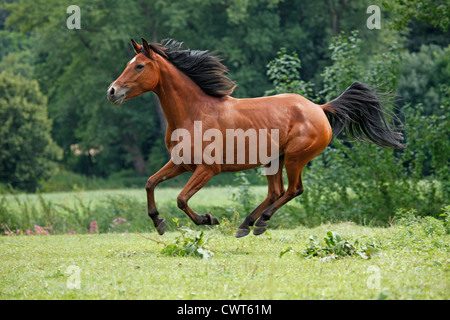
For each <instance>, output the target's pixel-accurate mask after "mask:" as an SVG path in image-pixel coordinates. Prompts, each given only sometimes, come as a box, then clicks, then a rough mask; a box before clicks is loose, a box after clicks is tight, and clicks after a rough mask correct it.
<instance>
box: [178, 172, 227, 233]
mask: <svg viewBox="0 0 450 320" xmlns="http://www.w3.org/2000/svg"><path fill="white" fill-rule="evenodd" d="M214 175H215V174H214V171H213V170H212V169H211V168H210V167H207V166H197V168H196V169H195V170H194V174H193V175H192V177H191V178H190V179H189V181H188V183H187V184H186V185H185V186H184V188H183V190H182V191H181V193H180V194H179V195H178V198H177V201H178V208H180V209H181V210H183V211H184V212H185V213H186V214H187V215H188V216H189V218H191V220H192V221H194V223H195V224H196V225H200V224H207V225H214V224H219V220H217V218H216V217H214V216H213V215H212V214H211V213H207V214H206V215H204V216H201V215H199V214H197V213H196V212H195V211H194V210H192V209H191V208H190V207H189V206H188V201H189V199H190V198H191V197H192V196H193V195H194V194H195V193H196V192H197V191H198V190H200V189H201V188H202V187H204V186H205V184H206V183H207V182H208V181H209V180H211V178H212V177H214Z"/></svg>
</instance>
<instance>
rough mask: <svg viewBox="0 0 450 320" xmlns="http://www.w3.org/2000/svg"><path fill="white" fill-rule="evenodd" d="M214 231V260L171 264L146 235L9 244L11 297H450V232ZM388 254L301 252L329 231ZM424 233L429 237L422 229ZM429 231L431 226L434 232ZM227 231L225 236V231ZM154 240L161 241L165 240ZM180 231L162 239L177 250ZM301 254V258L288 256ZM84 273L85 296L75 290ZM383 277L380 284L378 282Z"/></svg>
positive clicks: (3, 260)
mask: <svg viewBox="0 0 450 320" xmlns="http://www.w3.org/2000/svg"><path fill="white" fill-rule="evenodd" d="M195 230H196V232H198V231H199V230H205V236H206V238H207V239H208V242H207V244H208V246H209V248H210V249H211V250H213V251H214V256H213V257H212V258H210V259H207V260H205V259H200V258H195V257H166V256H163V255H162V254H161V250H162V249H163V248H164V245H163V244H160V243H156V242H153V241H150V240H148V239H146V238H144V237H142V236H140V235H138V234H136V233H128V234H108V233H107V234H93V235H89V234H85V235H50V236H15V237H11V236H2V237H0V247H1V250H0V297H1V299H378V298H387V299H444V300H447V299H449V298H450V292H449V285H450V281H449V280H450V278H449V276H450V273H449V271H450V268H449V267H450V259H449V258H450V257H449V240H450V239H449V235H448V234H445V233H444V234H443V233H439V234H435V233H433V232H431V233H428V234H427V233H423V230H422V229H420V230H419V229H417V228H416V227H411V226H410V227H405V226H399V227H391V228H373V227H362V226H357V225H355V224H351V223H340V224H325V225H321V226H319V227H315V228H304V227H299V228H296V229H290V230H269V231H268V232H266V234H264V235H262V236H259V237H256V236H253V235H252V234H251V235H249V236H247V237H245V238H241V239H235V238H234V237H233V236H232V235H231V234H224V233H223V232H221V231H220V230H219V229H216V228H214V229H210V228H205V227H196V228H195ZM330 230H332V231H336V232H338V233H339V234H340V235H341V236H343V237H348V238H349V239H356V238H357V237H359V236H366V238H364V239H365V241H374V242H376V243H378V244H379V245H380V247H381V253H382V254H381V255H378V256H376V257H374V258H372V259H370V260H365V259H362V258H360V257H358V256H350V257H344V258H342V259H338V260H333V261H323V260H320V259H319V258H317V257H313V258H310V259H306V258H303V257H301V256H300V255H299V254H298V253H299V252H302V251H303V250H305V249H306V248H307V247H308V245H309V240H308V238H309V236H310V235H315V236H316V237H318V238H323V237H324V236H325V235H326V232H327V231H330ZM421 230H422V231H421ZM427 230H428V229H427ZM222 231H223V230H222ZM144 235H145V236H146V237H150V238H154V239H159V237H157V236H156V233H154V232H152V233H145V234H144ZM177 236H179V232H178V231H175V232H168V233H166V235H164V236H163V237H161V239H163V241H165V242H166V243H173V242H174V239H175V238H176V237H177ZM289 247H291V248H292V252H288V253H285V254H284V255H282V257H281V258H280V253H281V252H282V251H285V250H286V249H287V248H289ZM71 266H75V267H76V268H79V269H77V270H79V280H80V289H76V288H75V289H70V288H68V285H67V284H68V281H69V283H70V280H71V279H74V274H71V273H70V272H68V271H70V267H71ZM376 279H379V283H378V284H379V285H377V282H376Z"/></svg>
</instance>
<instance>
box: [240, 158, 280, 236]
mask: <svg viewBox="0 0 450 320" xmlns="http://www.w3.org/2000/svg"><path fill="white" fill-rule="evenodd" d="M283 165H284V159H283V157H281V158H280V159H279V166H278V172H277V173H276V174H274V175H266V177H267V182H268V187H269V191H268V194H267V197H266V199H265V200H264V201H263V202H262V203H261V204H260V205H259V206H258V207H256V209H255V210H253V211H252V212H251V213H250V214H249V215H248V216H247V217H246V218H245V219H244V221H243V222H242V224H241V225H240V226H239V228H238V231H237V232H236V235H235V236H236V238H241V237H245V236H246V235H248V234H249V233H250V227H251V226H253V224H254V223H255V221H256V220H257V219H258V218H259V217H260V216H261V214H262V213H263V211H264V210H265V209H267V208H268V207H269V206H270V205H271V204H273V203H274V202H275V201H277V200H278V199H279V198H280V197H281V196H282V195H283V194H284V192H285V190H284V183H283Z"/></svg>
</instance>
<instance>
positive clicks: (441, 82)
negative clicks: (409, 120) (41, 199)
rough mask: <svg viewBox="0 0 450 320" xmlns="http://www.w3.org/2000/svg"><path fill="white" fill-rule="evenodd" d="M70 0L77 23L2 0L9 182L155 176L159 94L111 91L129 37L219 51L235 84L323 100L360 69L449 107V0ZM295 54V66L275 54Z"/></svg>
mask: <svg viewBox="0 0 450 320" xmlns="http://www.w3.org/2000/svg"><path fill="white" fill-rule="evenodd" d="M373 4H376V5H378V6H379V8H380V10H381V29H379V30H378V29H374V30H370V29H368V28H367V26H366V21H367V19H368V17H369V15H370V14H368V13H366V10H367V8H368V6H369V5H373ZM77 5H78V6H79V7H80V9H81V29H79V30H77V29H74V30H69V29H68V28H67V26H66V19H67V18H68V17H69V14H67V13H66V9H67V3H66V2H64V1H59V0H46V1H35V0H34V1H32V0H3V1H2V4H1V6H0V36H1V41H0V72H1V73H0V125H1V127H0V183H2V184H3V189H5V188H7V185H8V184H10V185H11V186H12V187H13V188H19V189H23V190H30V191H34V190H36V189H37V188H42V187H43V186H47V189H48V190H52V183H49V182H48V181H49V180H48V179H54V180H53V181H55V185H57V186H58V187H57V189H65V188H69V189H70V188H72V185H73V183H71V182H70V181H69V180H71V179H73V180H76V181H85V180H83V179H85V178H80V175H82V176H88V177H91V178H95V179H99V178H101V179H106V178H108V177H111V176H113V177H114V176H115V177H117V178H118V179H117V180H116V181H124V184H125V185H127V184H126V181H128V180H127V179H131V180H132V179H133V178H132V177H134V176H145V177H146V176H149V175H151V174H152V173H153V172H155V171H156V170H158V169H159V168H160V167H161V165H162V164H164V163H165V161H166V159H167V157H168V155H167V152H166V151H165V147H164V142H163V141H164V128H165V125H166V124H165V119H164V116H163V114H162V112H161V110H160V106H159V102H158V99H157V98H156V96H155V95H154V94H151V93H149V94H145V95H143V96H141V97H139V98H136V99H133V100H130V101H128V102H126V103H125V104H124V105H121V106H113V105H111V104H110V103H109V102H108V101H107V100H106V97H105V94H106V88H107V86H108V85H109V84H110V83H111V82H112V81H113V80H114V79H116V78H117V76H118V75H119V74H120V73H121V71H122V70H123V68H124V66H125V64H126V62H127V61H129V60H130V59H131V57H132V56H133V50H132V48H131V46H130V43H129V40H130V38H134V39H140V38H141V37H144V38H146V39H147V40H149V41H150V40H151V41H155V42H158V41H161V40H162V39H164V38H173V39H176V40H179V41H184V42H185V45H186V47H189V48H192V49H202V50H211V51H214V50H217V51H218V52H219V53H220V54H221V56H222V57H223V59H224V63H225V65H227V66H228V67H229V69H230V77H231V78H232V79H233V80H235V81H236V82H237V84H238V87H237V89H236V91H235V93H234V94H233V96H235V97H256V96H262V95H264V94H271V93H278V92H282V91H283V92H289V91H290V92H298V93H301V94H304V95H306V96H307V97H308V98H311V99H313V100H315V99H323V100H326V99H327V98H330V97H333V98H334V97H336V96H337V94H338V93H340V92H342V91H343V90H344V89H345V86H347V85H349V84H350V83H351V82H353V81H355V80H363V79H361V77H366V78H367V79H369V80H370V79H372V80H373V79H378V80H379V81H372V83H371V84H372V85H376V86H379V87H380V88H381V89H383V90H387V91H394V93H396V94H397V96H398V97H400V98H401V100H400V101H398V102H397V106H398V107H399V108H400V109H401V110H402V109H404V108H405V107H408V108H413V109H414V110H416V109H417V108H419V107H420V108H422V109H423V116H431V115H434V116H436V117H445V116H446V113H445V112H447V111H448V109H447V111H446V110H444V109H443V107H442V106H443V105H444V104H445V99H448V85H449V79H450V63H449V62H450V61H449V60H450V58H449V57H450V55H449V46H448V44H449V42H448V39H450V37H449V35H450V34H449V31H448V26H449V16H450V15H449V14H448V13H449V12H448V10H449V9H448V5H447V4H446V1H425V0H413V1H408V2H405V1H400V0H378V1H375V3H374V1H359V0H358V1H356V0H317V1H308V0H284V1H283V0H255V1H247V0H202V1H199V0H182V1H181V0H180V1H156V0H150V1H144V0H130V1H123V0H122V1H120V0H119V1H111V0H106V1H105V0H89V1H88V0H80V1H78V2H77ZM355 30H358V33H357V34H356V33H352V32H353V31H355ZM349 44H350V47H348V45H349ZM280 48H285V49H283V50H284V51H283V52H284V53H283V52H281V53H279V50H280ZM294 53H295V54H294ZM292 55H294V56H296V57H297V58H298V65H295V63H294V67H292V65H289V66H288V67H286V65H283V59H286V58H287V62H288V64H289V61H291V60H292V59H291V58H292ZM289 57H291V58H289ZM277 59H278V60H277ZM289 59H291V60H289ZM271 61H272V63H270V62H271ZM295 61H296V60H295V57H294V62H295ZM300 61H301V64H300ZM276 63H278V65H279V68H278V69H277V70H273V66H274V65H275V64H276ZM347 66H348V68H347ZM271 67H272V69H271ZM284 67H286V68H285V69H283V68H284ZM447 103H448V100H447ZM436 121H437V122H439V121H440V120H436ZM419 122H420V121H419ZM443 130H444V134H443V135H442V136H441V138H444V139H445V138H446V137H447V138H448V128H443ZM418 139H419V138H418ZM360 151H361V152H363V151H364V152H375V151H373V150H372V149H370V150H360ZM411 152H413V151H411ZM367 156H370V155H369V154H367ZM447 156H448V155H447ZM423 157H424V159H422V160H421V163H423V166H424V169H423V170H421V172H420V176H421V177H422V176H427V175H430V174H432V173H433V170H434V169H433V167H432V166H433V161H434V160H433V156H432V154H431V153H430V152H429V151H424V152H423ZM444 160H445V159H444ZM447 160H448V158H447ZM444 162H445V161H444ZM447 162H448V161H447ZM440 163H441V162H440ZM404 165H406V164H404ZM405 170H407V169H405ZM55 172H59V173H58V174H56V176H55ZM52 177H53V178H52ZM55 177H57V178H55ZM58 177H59V178H58ZM130 177H131V178H130ZM77 179H78V180H77ZM95 179H90V181H92V180H95ZM65 180H68V181H65ZM50 181H52V180H50ZM119 184H120V183H119ZM94 185H95V184H94ZM98 185H99V186H102V187H104V186H105V187H108V183H107V182H102V183H99V184H98ZM109 187H111V185H109Z"/></svg>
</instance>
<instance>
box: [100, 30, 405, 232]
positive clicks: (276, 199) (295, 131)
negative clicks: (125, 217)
mask: <svg viewBox="0 0 450 320" xmlns="http://www.w3.org/2000/svg"><path fill="white" fill-rule="evenodd" d="M131 44H132V46H133V48H134V51H135V53H136V55H135V56H134V58H133V59H131V60H130V61H129V62H128V63H127V66H126V68H125V69H124V71H123V73H122V74H121V75H120V76H119V77H118V78H117V79H116V80H115V81H114V82H113V83H111V85H110V86H109V87H108V89H107V98H108V99H109V101H110V102H111V103H113V104H121V103H122V102H124V101H125V100H128V99H131V98H133V97H136V96H139V95H141V94H143V93H144V92H147V91H153V92H155V93H156V94H157V96H158V98H159V100H160V103H161V107H162V110H163V112H164V115H165V117H166V119H167V131H166V136H165V144H166V147H167V149H168V150H169V152H170V153H171V154H172V151H173V150H174V148H175V147H176V145H177V141H174V139H173V134H174V132H175V131H176V130H178V129H183V130H185V131H186V132H188V133H191V134H192V133H194V132H193V131H194V129H195V128H194V123H195V122H198V121H201V124H202V132H206V131H207V130H209V129H216V130H219V131H220V132H222V133H223V135H222V137H224V136H225V132H226V130H228V129H238V128H239V129H242V130H243V131H247V130H249V129H255V130H259V129H269V130H270V129H277V132H278V140H277V141H276V142H274V140H273V139H271V138H270V137H269V139H268V143H269V144H271V143H277V148H278V153H277V158H276V159H272V161H271V162H273V161H277V162H278V167H277V170H276V171H275V173H274V174H270V175H266V177H267V181H268V194H267V197H266V199H265V200H264V201H263V202H262V203H261V204H260V205H259V206H258V207H257V208H256V209H254V210H253V211H252V212H251V213H250V214H249V215H248V216H247V217H246V218H245V219H244V221H243V222H242V224H241V225H240V226H239V228H238V230H237V233H236V237H238V238H239V237H243V236H246V235H248V234H249V233H250V227H253V233H254V234H255V235H260V234H262V233H264V232H265V231H266V229H267V227H268V225H267V221H268V220H269V219H270V218H271V217H272V215H273V214H274V213H275V212H276V211H277V210H278V209H279V208H280V207H282V206H283V205H284V204H286V203H287V202H288V201H290V200H292V199H293V198H295V197H297V196H299V195H301V194H302V193H303V184H302V171H303V168H304V167H305V165H306V164H307V163H308V162H309V161H311V160H312V159H313V158H314V157H316V156H317V155H319V154H320V153H321V152H322V151H323V150H324V149H325V148H326V147H327V146H328V144H329V143H330V141H331V139H332V137H333V136H337V135H339V134H340V133H341V132H342V131H345V132H346V134H347V136H350V137H353V138H356V139H360V140H364V141H368V142H371V143H375V144H377V145H380V146H382V147H392V148H402V147H403V146H402V145H401V143H400V142H399V141H400V140H401V139H402V134H401V133H400V132H398V130H396V129H395V127H393V126H392V125H391V124H389V123H388V121H387V116H386V111H385V109H384V108H383V106H382V105H381V103H380V101H379V99H378V98H377V95H376V94H375V93H374V92H372V91H371V90H370V89H369V88H368V87H367V86H365V85H364V84H362V83H359V82H354V83H353V84H352V85H351V86H350V87H349V88H347V89H346V90H345V91H344V92H343V93H342V94H341V95H340V96H339V97H338V98H336V99H334V100H333V101H331V102H328V103H326V104H323V105H318V104H315V103H313V102H311V101H309V100H308V99H306V98H304V97H302V96H300V95H298V94H280V95H275V96H269V97H259V98H251V99H236V98H233V97H231V96H230V95H231V94H232V92H233V90H234V88H235V87H236V84H235V83H234V82H233V81H232V80H230V79H229V78H228V76H227V75H226V74H227V72H228V69H227V68H226V67H225V66H224V65H223V64H222V62H221V59H220V57H218V56H215V55H213V54H211V53H210V52H209V51H199V50H189V49H184V48H183V43H181V42H177V41H175V40H171V39H169V40H165V41H163V43H162V44H157V43H148V42H147V41H146V40H145V39H143V38H142V45H139V44H138V43H136V42H135V41H134V40H133V39H131ZM183 139H184V138H183ZM216 139H217V137H216ZM219 142H221V141H219ZM249 143H250V142H248V143H247V142H246V144H245V146H246V148H247V149H246V152H247V153H248V152H249V151H248V150H249ZM219 145H221V146H225V144H224V143H222V144H219ZM206 147H207V144H206V143H205V141H203V142H202V145H201V146H200V151H205V148H206ZM194 149H195V148H194V146H192V152H189V154H190V158H191V160H192V161H190V162H189V161H184V162H181V163H175V161H174V157H173V156H172V157H171V159H170V160H169V161H168V162H167V164H166V165H164V166H163V167H162V168H161V169H160V170H159V171H158V172H156V173H155V174H154V175H152V176H151V177H150V178H149V179H148V181H147V183H146V186H145V189H146V193H147V204H148V215H149V216H150V218H151V219H152V220H153V223H154V225H155V228H156V230H157V232H158V233H159V234H160V235H162V234H164V232H165V230H166V227H167V223H166V221H165V219H163V218H160V217H159V213H158V211H157V209H156V205H155V199H154V190H155V187H156V186H157V185H158V184H159V183H160V182H162V181H165V180H168V179H171V178H174V177H176V176H178V175H180V174H182V173H185V172H188V171H189V172H193V174H192V176H191V178H190V179H189V181H188V182H187V184H186V185H185V186H184V188H183V190H182V191H181V193H180V194H179V195H178V198H177V203H178V207H179V208H180V209H181V210H183V211H184V212H185V213H186V214H187V215H188V216H189V217H190V218H191V219H192V221H193V222H194V223H195V224H196V225H215V224H219V221H218V219H217V218H216V217H214V216H213V215H212V214H210V213H207V214H206V215H199V214H197V213H196V212H195V211H194V210H192V209H191V208H190V207H189V205H188V201H189V199H190V198H191V197H192V196H193V195H194V194H195V193H196V192H197V191H199V190H200V189H201V188H202V187H203V186H205V185H206V183H207V182H208V181H209V180H210V179H211V178H212V177H214V176H215V175H218V174H220V173H221V172H236V171H241V170H246V169H251V168H255V167H259V166H262V165H264V166H265V167H266V168H267V166H269V165H270V163H262V162H261V161H260V159H259V158H258V160H257V161H256V163H255V162H253V163H250V162H249V161H248V158H249V155H248V154H247V155H246V158H245V159H246V161H245V162H244V163H236V162H231V163H220V162H213V163H211V162H208V163H207V162H206V161H205V160H203V161H201V162H198V161H197V162H195V161H194V159H193V158H194V157H195V153H196V152H197V153H198V151H199V149H198V147H197V150H194ZM227 150H228V152H229V153H230V152H233V150H231V151H230V150H229V149H226V148H225V147H223V148H222V149H219V148H216V150H215V152H216V153H220V158H221V159H225V154H226V152H227ZM189 151H190V150H189ZM234 152H235V153H236V152H237V151H236V150H234ZM216 155H217V154H216ZM229 156H230V154H229ZM234 159H236V157H234ZM283 167H284V168H285V169H286V174H287V179H288V188H287V189H285V187H284V183H283Z"/></svg>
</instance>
